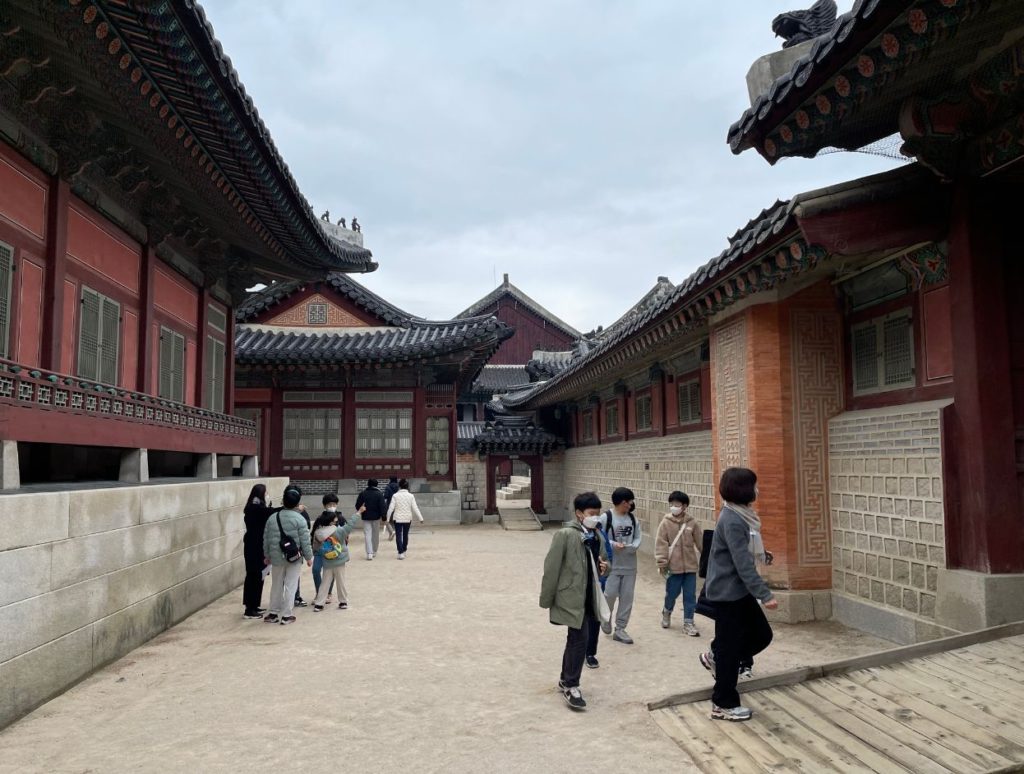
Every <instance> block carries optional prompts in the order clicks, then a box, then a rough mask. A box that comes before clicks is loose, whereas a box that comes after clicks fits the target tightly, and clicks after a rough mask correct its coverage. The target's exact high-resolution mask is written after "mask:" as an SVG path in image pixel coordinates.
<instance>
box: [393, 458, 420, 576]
mask: <svg viewBox="0 0 1024 774" xmlns="http://www.w3.org/2000/svg"><path fill="white" fill-rule="evenodd" d="M413 516H415V517H416V518H417V519H419V522H420V524H422V523H423V514H421V513H420V507H419V506H418V505H417V504H416V498H415V497H414V496H413V493H412V492H410V491H409V482H408V481H407V480H406V479H404V478H403V479H402V480H401V481H399V482H398V491H397V492H395V494H394V496H393V497H392V498H391V505H389V506H388V515H387V518H388V521H389V522H393V523H394V525H395V541H396V548H398V558H399V559H405V553H406V551H408V550H409V527H410V526H411V525H412V517H413Z"/></svg>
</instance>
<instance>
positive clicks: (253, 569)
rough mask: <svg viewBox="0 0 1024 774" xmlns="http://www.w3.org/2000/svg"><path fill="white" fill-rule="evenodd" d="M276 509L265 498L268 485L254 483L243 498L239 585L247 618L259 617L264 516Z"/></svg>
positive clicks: (261, 588) (261, 592)
mask: <svg viewBox="0 0 1024 774" xmlns="http://www.w3.org/2000/svg"><path fill="white" fill-rule="evenodd" d="M275 510H276V509H274V508H271V507H270V503H269V502H267V487H266V486H264V485H263V484H256V486H254V487H253V488H252V491H251V492H249V499H248V500H246V502H245V537H244V538H243V539H242V549H243V551H242V552H243V554H244V556H245V584H244V585H243V586H242V604H243V605H245V617H246V618H262V617H263V612H264V611H263V609H262V608H261V607H260V602H261V600H262V599H263V530H264V528H265V527H266V526H267V519H269V518H270V516H271V514H272V513H274V511H275Z"/></svg>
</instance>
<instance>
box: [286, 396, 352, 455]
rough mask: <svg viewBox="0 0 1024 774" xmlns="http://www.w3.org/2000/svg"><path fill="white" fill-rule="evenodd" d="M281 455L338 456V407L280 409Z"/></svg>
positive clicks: (339, 440)
mask: <svg viewBox="0 0 1024 774" xmlns="http://www.w3.org/2000/svg"><path fill="white" fill-rule="evenodd" d="M283 420H284V443H283V444H282V449H281V456H282V457H283V458H284V459H299V460H313V459H332V460H336V459H339V458H340V457H341V409H336V408H301V409H293V408H286V409H284V416H283Z"/></svg>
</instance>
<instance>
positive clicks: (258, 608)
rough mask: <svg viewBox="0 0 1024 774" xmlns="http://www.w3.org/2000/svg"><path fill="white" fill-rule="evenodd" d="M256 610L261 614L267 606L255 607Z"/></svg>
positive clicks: (265, 610)
mask: <svg viewBox="0 0 1024 774" xmlns="http://www.w3.org/2000/svg"><path fill="white" fill-rule="evenodd" d="M256 612H257V613H259V614H261V615H262V614H263V613H265V612H267V608H265V607H257V608H256Z"/></svg>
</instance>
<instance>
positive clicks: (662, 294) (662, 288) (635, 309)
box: [602, 277, 676, 335]
mask: <svg viewBox="0 0 1024 774" xmlns="http://www.w3.org/2000/svg"><path fill="white" fill-rule="evenodd" d="M675 289H676V286H675V285H673V284H672V283H671V282H670V281H669V278H668V277H658V281H657V282H656V283H654V287H653V288H651V289H650V290H648V291H647V293H645V294H644V297H643V298H641V299H640V300H639V301H637V302H636V303H635V304H633V306H631V307H630V308H629V309H628V310H627V311H626V313H625V314H624V315H622V317H620V318H619V319H618V320H616V321H615V322H613V323H612V324H611V325H609V326H608V327H607V328H605V329H604V331H602V335H607V334H608V333H610V332H611V331H613V330H615V329H616V328H618V327H619V326H620V325H624V324H625V323H627V322H629V321H630V320H632V319H633V318H635V317H641V316H643V315H644V314H645V313H646V312H647V311H649V310H650V309H653V308H654V307H656V306H657V305H658V304H659V303H661V302H662V301H664V300H665V299H666V298H668V297H669V296H670V295H672V293H673V292H675Z"/></svg>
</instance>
